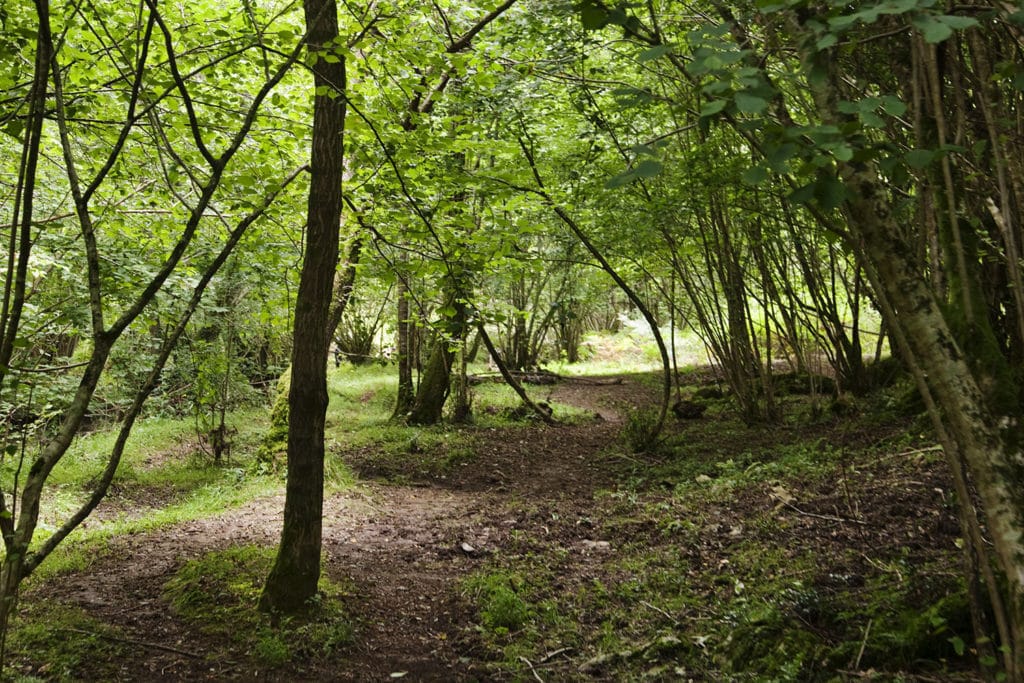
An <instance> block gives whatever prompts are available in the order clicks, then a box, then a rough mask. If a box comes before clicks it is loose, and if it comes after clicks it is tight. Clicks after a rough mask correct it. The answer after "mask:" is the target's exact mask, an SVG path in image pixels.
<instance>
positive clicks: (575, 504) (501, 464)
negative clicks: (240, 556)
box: [27, 382, 650, 681]
mask: <svg viewBox="0 0 1024 683" xmlns="http://www.w3.org/2000/svg"><path fill="white" fill-rule="evenodd" d="M649 396H650V392H649V391H648V390H647V389H645V388H644V387H642V386H639V385H636V384H632V383H629V382H627V383H624V384H604V385H593V384H581V383H573V382H566V383H563V384H561V385H558V386H557V387H554V388H553V389H552V397H553V398H554V399H555V400H558V401H563V402H570V403H573V404H575V405H578V406H581V407H584V408H586V409H588V410H593V411H595V412H598V411H599V412H600V413H601V414H602V415H605V417H606V418H610V419H597V420H596V421H595V422H593V423H590V424H583V425H576V426H559V427H544V426H542V425H537V426H529V427H517V428H510V429H492V430H479V431H478V432H476V434H475V436H474V450H475V452H476V453H477V457H475V458H473V459H472V460H471V461H469V462H468V463H466V464H464V465H461V466H458V467H457V468H456V470H455V471H453V472H451V473H450V474H449V475H446V476H445V477H444V478H438V479H436V480H434V481H431V482H426V483H424V484H422V485H418V486H395V485H385V484H380V483H374V482H366V483H363V484H360V485H359V486H358V487H357V488H355V489H352V490H349V491H345V492H343V493H339V494H335V495H333V496H331V497H330V498H329V499H328V500H327V501H325V510H324V566H325V571H326V572H327V574H328V575H330V576H332V577H334V578H337V579H338V580H340V581H343V582H345V583H346V584H347V585H351V586H353V595H352V598H351V600H350V601H349V609H350V612H351V613H352V616H353V618H354V619H355V620H356V621H357V624H358V625H357V637H356V643H355V644H354V645H353V646H351V647H350V648H348V649H347V650H345V651H343V652H342V653H340V654H339V656H338V657H337V658H336V660H335V661H330V662H316V663H312V664H309V665H308V666H309V667H310V668H297V669H290V670H285V671H277V672H273V673H269V672H262V671H258V670H256V669H255V668H254V667H253V665H252V664H251V663H250V662H248V660H247V658H246V657H244V655H242V654H239V656H238V658H237V659H234V658H233V659H230V660H225V659H219V660H211V659H208V657H210V656H211V655H213V654H215V653H216V652H218V651H219V650H218V648H220V647H222V646H223V644H222V643H211V642H209V641H208V640H207V639H206V638H205V637H204V636H202V635H201V634H199V633H197V632H195V630H194V629H193V628H192V627H190V626H189V625H188V624H186V623H184V622H182V621H181V620H179V619H177V618H176V617H175V616H174V615H173V614H172V612H171V610H170V609H169V606H168V605H167V603H166V602H165V600H164V599H163V598H162V597H161V592H162V587H163V585H164V584H165V583H166V581H167V580H168V579H170V578H171V576H172V575H173V574H174V573H175V572H176V571H177V570H178V568H180V567H181V565H182V564H183V563H184V562H186V561H187V560H189V559H190V558H193V557H196V556H199V555H201V554H203V553H207V552H209V551H211V550H216V549H222V548H226V547H229V546H232V545H242V544H251V543H255V544H264V545H274V544H276V542H277V539H278V535H279V533H280V520H281V512H282V509H283V504H284V498H283V495H277V496H273V497H269V498H263V499H258V500H254V501H251V502H250V503H248V504H246V505H244V506H242V507H239V508H237V509H234V510H231V511H230V512H227V513H225V514H223V515H219V516H216V517H211V518H207V519H201V520H196V521H192V522H188V523H185V524H181V525H178V526H175V527H173V528H170V529H161V530H159V531H157V532H153V533H146V534H140V535H134V536H122V537H118V538H115V539H113V540H112V541H111V552H110V553H109V554H108V555H106V556H105V557H104V558H103V559H101V560H99V561H98V562H96V563H95V564H94V565H93V566H91V567H90V568H89V569H88V570H87V571H85V572H82V573H80V574H76V575H74V576H73V577H70V580H66V581H63V580H62V581H59V582H52V583H51V584H48V585H46V586H43V587H40V588H37V589H35V591H34V592H37V593H39V594H42V597H44V598H46V599H56V600H60V601H65V602H68V603H71V604H74V605H77V606H80V607H82V608H84V609H85V610H87V611H88V612H89V613H90V614H92V615H93V616H94V617H96V618H97V619H100V620H102V621H105V622H108V623H111V624H113V625H116V626H118V627H120V628H121V629H122V630H123V632H124V633H125V634H126V638H128V639H130V640H134V641H138V644H137V647H138V649H137V652H136V655H135V656H134V657H132V658H131V659H130V660H127V661H125V662H123V668H122V671H121V677H123V678H124V679H125V680H147V681H152V680H198V679H216V680H223V679H238V680H252V679H261V680H338V681H345V680H351V681H377V680H381V681H383V680H392V678H391V675H392V674H399V673H402V672H404V673H405V675H404V676H403V678H402V680H465V679H471V678H478V677H480V676H482V675H484V677H486V676H485V672H484V671H483V670H479V669H475V668H474V666H478V665H474V664H472V663H469V662H467V660H466V659H465V658H463V659H460V656H459V653H457V652H456V651H455V646H454V645H453V643H454V642H456V641H457V635H458V632H459V630H460V629H462V628H465V627H466V626H468V625H469V624H471V623H472V622H473V620H474V619H475V615H472V614H466V613H465V608H464V607H460V602H459V600H458V596H457V594H456V592H455V587H456V582H457V581H458V579H459V578H460V577H462V576H464V575H465V574H466V573H467V572H469V571H472V570H473V569H474V568H476V567H478V566H479V565H480V563H481V562H482V561H484V560H485V559H486V557H488V556H489V555H490V554H491V553H494V552H496V551H498V550H500V549H502V548H503V547H504V546H506V545H508V544H509V543H510V540H511V539H513V538H514V537H515V535H516V534H517V532H521V531H527V532H529V533H538V534H539V533H549V532H550V530H549V527H548V525H547V522H548V521H549V520H551V519H554V518H559V519H568V520H573V519H577V520H584V519H587V517H588V509H589V506H590V505H591V504H592V500H593V493H594V492H595V490H598V489H601V488H606V487H609V486H612V485H614V481H615V479H616V474H615V468H614V466H612V463H609V462H602V461H600V459H599V457H600V456H599V453H600V452H601V451H602V450H603V449H604V448H605V447H606V446H607V445H608V444H609V443H610V442H611V441H612V440H613V439H615V438H616V435H617V431H618V425H616V424H614V423H613V422H612V421H611V420H612V419H614V418H615V417H616V413H617V411H618V410H620V409H621V407H622V406H623V405H630V404H633V405H635V404H640V403H649V402H650V398H649ZM560 542H563V543H565V544H566V546H567V547H570V548H579V547H585V545H581V544H585V543H588V542H590V539H589V538H588V536H587V527H586V525H577V526H575V527H574V526H572V525H569V526H568V532H567V536H566V537H565V538H564V539H560ZM38 597H40V596H39V595H37V596H29V597H28V598H27V599H29V600H31V599H37V598H38ZM147 644H151V645H153V644H155V645H159V646H163V648H164V649H161V648H159V647H155V646H147Z"/></svg>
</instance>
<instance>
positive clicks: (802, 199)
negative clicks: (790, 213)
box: [789, 183, 814, 204]
mask: <svg viewBox="0 0 1024 683" xmlns="http://www.w3.org/2000/svg"><path fill="white" fill-rule="evenodd" d="M812 199H814V183H809V184H807V185H804V186H803V187H798V188H797V189H795V190H793V191H792V192H790V193H789V200H790V201H791V202H793V203H795V204H806V203H808V202H809V201H811V200H812Z"/></svg>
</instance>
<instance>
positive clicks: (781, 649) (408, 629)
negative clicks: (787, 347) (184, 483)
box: [18, 376, 972, 681]
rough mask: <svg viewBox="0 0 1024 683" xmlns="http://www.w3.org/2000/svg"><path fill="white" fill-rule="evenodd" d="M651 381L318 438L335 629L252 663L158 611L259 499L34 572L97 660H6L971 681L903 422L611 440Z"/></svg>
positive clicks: (330, 676)
mask: <svg viewBox="0 0 1024 683" xmlns="http://www.w3.org/2000/svg"><path fill="white" fill-rule="evenodd" d="M650 380H651V378H650V377H639V376H637V377H634V376H627V377H620V378H616V381H612V378H602V379H601V380H600V381H593V380H565V381H562V382H560V383H558V384H556V385H554V386H552V387H546V388H545V389H544V391H545V392H547V398H548V400H549V401H551V402H553V403H555V404H556V405H557V404H567V405H572V406H576V407H578V408H582V409H584V410H585V411H587V412H588V413H590V414H592V417H590V418H588V417H584V418H580V419H576V420H574V421H573V422H572V423H570V424H563V425H559V426H554V427H551V426H546V425H543V424H540V423H537V422H534V421H531V420H525V421H523V422H522V423H520V424H515V425H509V426H499V427H478V428H469V430H468V432H467V433H466V434H465V435H464V437H465V439H468V443H466V442H465V441H463V442H461V445H460V447H459V449H458V451H457V452H456V453H455V454H454V456H453V454H452V453H448V452H445V449H444V446H443V445H440V446H439V445H437V444H432V445H428V446H425V447H423V448H420V447H419V446H418V445H417V444H416V442H415V441H413V442H412V443H411V444H410V445H409V447H408V448H407V449H405V451H404V452H401V453H397V454H396V453H394V452H384V451H379V450H377V449H375V448H374V447H373V446H372V445H364V446H360V447H357V448H351V449H344V450H342V451H341V452H338V453H337V454H336V455H337V456H339V457H340V458H341V459H342V460H343V461H345V462H346V464H347V465H348V467H349V468H350V469H351V470H352V471H353V472H355V473H356V474H357V476H358V481H357V482H356V483H355V484H354V485H352V486H348V487H345V488H343V489H342V490H339V491H336V492H333V493H331V494H330V495H329V497H328V498H327V500H326V502H325V509H324V535H323V548H324V570H325V574H326V575H327V576H328V577H330V578H331V579H332V580H333V581H334V582H335V583H336V584H337V585H338V586H341V587H342V589H341V593H342V598H341V600H342V603H343V606H344V612H345V615H346V619H347V620H349V622H350V623H351V625H352V631H351V633H350V634H349V636H348V637H346V638H345V639H344V641H345V642H343V643H340V644H338V645H337V647H333V648H330V649H328V650H317V651H316V652H315V653H313V654H309V655H301V654H300V655H294V656H285V657H282V658H279V660H275V661H273V662H271V663H268V657H267V656H266V653H263V656H259V655H260V653H259V652H254V651H253V650H252V648H248V649H247V647H245V646H239V644H238V640H237V639H236V638H234V637H233V636H234V635H235V634H231V633H230V632H229V631H228V632H226V631H224V630H220V631H218V630H216V629H210V628H207V627H204V626H203V625H202V624H200V623H197V622H196V621H195V620H192V619H188V618H186V617H184V616H182V615H181V614H180V613H179V611H178V610H176V609H174V607H173V606H172V605H171V603H170V598H169V597H168V595H167V586H168V582H169V581H171V580H172V578H173V577H175V576H176V574H177V573H178V572H179V571H180V570H181V568H182V566H183V565H184V564H185V563H186V562H188V561H189V560H194V559H196V558H202V557H203V556H205V555H207V554H208V553H211V552H214V551H222V550H225V549H227V548H231V547H236V546H250V545H255V546H262V547H266V548H271V549H272V548H273V547H275V545H276V543H277V539H278V536H279V534H280V524H281V513H282V508H283V503H284V499H283V494H282V493H277V494H274V495H270V496H266V497H260V498H257V499H254V500H251V501H249V502H247V503H245V504H243V505H241V506H239V507H236V508H233V509H231V510H229V511H227V512H225V513H223V514H219V515H216V516H209V517H204V518H201V519H196V520H193V521H187V522H183V523H180V524H176V525H174V526H172V527H164V528H157V529H156V530H153V531H142V532H139V533H135V534H130V535H116V536H113V537H111V538H109V539H108V540H107V541H106V545H105V546H104V548H103V549H102V551H101V552H97V553H96V556H95V557H94V558H92V560H91V561H90V562H88V563H86V565H85V566H84V567H82V568H80V569H71V570H68V571H66V572H63V573H61V574H60V575H58V576H56V577H52V578H47V579H44V580H41V581H34V582H33V583H32V584H31V586H30V587H29V588H28V590H27V591H26V592H25V594H24V595H23V596H22V603H23V604H24V605H26V608H25V609H26V611H27V612H28V614H29V618H31V614H32V608H31V607H30V606H31V605H39V604H47V605H50V607H51V608H52V607H53V606H55V605H59V606H62V607H67V608H68V609H74V610H79V611H80V612H83V613H84V614H85V615H87V617H88V619H89V620H90V621H89V622H88V623H89V624H92V626H88V627H84V628H83V627H73V628H64V629H63V631H62V632H56V631H55V632H53V633H51V634H50V636H51V637H52V638H63V639H68V640H75V639H79V640H81V639H87V640H88V641H89V642H90V643H92V647H93V654H92V657H91V659H90V661H88V662H80V663H79V664H78V665H77V667H75V668H74V670H70V671H69V670H64V671H57V670H56V668H55V665H54V664H52V663H49V664H48V663H46V662H40V661H38V660H33V659H32V658H31V657H27V658H23V659H21V660H20V662H19V663H18V665H19V667H20V671H21V672H22V673H23V674H24V675H28V676H34V677H37V678H42V679H47V678H71V679H97V680H99V679H116V680H135V681H156V680H273V681H290V680H338V681H385V680H395V679H399V680H431V681H458V680H539V681H558V680H622V679H640V678H645V679H651V680H686V679H691V680H722V679H735V678H743V679H745V680H746V679H755V680H773V679H781V678H789V679H791V680H812V679H822V680H827V679H828V678H830V677H847V678H850V679H853V678H873V677H876V676H877V677H878V680H891V678H889V677H890V676H894V675H895V674H894V673H893V672H894V671H899V672H902V673H900V675H901V676H903V678H904V680H969V679H972V674H971V673H970V669H971V666H970V664H969V663H965V662H963V661H961V660H960V659H958V657H957V653H958V652H960V651H963V649H964V646H963V643H964V642H965V641H967V642H969V641H970V638H969V627H965V624H964V623H963V615H964V614H965V609H964V608H963V606H962V604H963V600H962V597H961V593H962V592H963V591H962V582H961V581H960V579H959V571H960V564H959V551H957V549H956V544H957V536H958V534H959V529H958V526H957V523H956V520H955V517H954V516H953V513H952V509H951V505H950V494H949V490H950V486H949V484H948V482H947V479H946V475H945V472H944V469H943V465H942V461H941V458H940V457H939V455H940V454H938V453H937V452H936V451H935V449H934V448H933V447H932V446H931V444H930V443H929V442H928V441H927V439H926V438H925V437H924V436H922V435H920V434H917V432H918V431H920V427H919V424H920V421H919V420H917V421H915V419H912V418H904V417H898V416H891V415H890V416H887V417H885V418H874V417H871V418H868V417H866V416H865V415H864V414H859V413H857V412H856V411H853V416H852V417H851V416H849V415H847V416H844V417H842V418H837V417H835V416H832V415H831V414H828V413H826V415H825V416H824V417H821V418H819V419H816V420H814V421H806V420H799V421H793V422H791V423H788V424H782V425H779V426H776V427H774V428H765V427H763V426H762V427H758V428H749V427H746V426H745V425H743V424H742V423H740V422H739V421H738V420H737V419H736V417H735V416H734V415H733V414H732V413H731V411H730V409H729V408H728V407H725V406H724V404H723V405H722V406H721V407H719V406H713V407H712V408H711V409H710V410H709V411H708V413H707V414H705V416H704V417H703V418H701V419H697V420H690V421H682V422H673V424H672V425H671V428H670V435H669V437H668V440H667V441H666V443H665V444H663V446H662V447H661V448H660V449H655V451H654V453H652V454H634V453H632V452H630V450H629V449H628V448H626V447H624V446H623V443H622V438H621V433H622V431H623V427H624V426H625V424H626V423H627V422H628V416H629V415H630V412H631V411H634V410H636V409H637V407H649V406H652V405H654V404H656V402H657V395H658V390H657V388H656V386H657V385H656V383H653V382H651V381H650ZM443 458H447V459H446V460H444V466H443V467H439V466H437V462H438V461H439V460H440V459H443ZM147 495H151V497H150V498H147ZM161 495H162V494H161V493H160V492H159V491H155V490H154V491H152V492H150V494H147V493H146V492H145V491H136V492H135V493H134V494H133V495H132V496H131V499H130V500H128V502H125V500H123V499H115V500H112V501H110V502H109V503H108V504H106V506H107V507H106V509H102V508H101V510H99V511H98V512H99V514H100V516H101V518H102V517H103V516H104V515H106V516H112V515H130V514H132V510H133V509H134V508H136V507H138V508H140V509H149V508H154V507H158V506H160V505H161V504H162V503H163V501H162V500H161ZM261 578H262V576H254V577H251V586H250V588H252V589H253V590H255V589H257V588H258V582H259V580H260V579H261ZM951 605H952V606H951ZM965 628H967V630H966V631H965ZM915 629H916V630H915ZM58 630H59V629H58ZM968 650H969V648H968ZM968 654H969V652H968ZM787 666H788V667H790V668H789V669H787V668H786V667H787ZM758 671H760V672H761V673H762V676H761V678H758V676H756V675H753V673H752V672H754V673H756V672H758ZM965 671H966V672H967V673H964V672H965ZM780 672H781V673H780ZM786 672H788V673H786ZM915 677H920V678H915Z"/></svg>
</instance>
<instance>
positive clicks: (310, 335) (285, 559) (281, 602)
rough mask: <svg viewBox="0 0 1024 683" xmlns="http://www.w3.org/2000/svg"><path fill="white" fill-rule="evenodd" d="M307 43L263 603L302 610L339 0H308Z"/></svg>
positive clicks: (337, 166)
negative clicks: (280, 454)
mask: <svg viewBox="0 0 1024 683" xmlns="http://www.w3.org/2000/svg"><path fill="white" fill-rule="evenodd" d="M304 9H305V17H306V25H307V27H308V37H307V47H308V49H309V51H310V52H311V53H312V55H315V56H316V61H315V63H314V65H313V74H314V84H315V87H316V88H317V89H324V90H326V92H324V91H323V90H320V92H323V94H317V95H316V98H315V100H314V104H313V134H312V154H311V169H310V170H311V174H310V187H309V201H308V204H307V222H306V251H305V254H304V256H303V261H302V274H301V277H300V280H299V291H298V296H297V298H296V303H295V324H294V342H293V348H292V381H291V389H290V390H289V393H288V411H289V425H288V481H287V488H286V494H285V495H286V497H285V506H284V527H283V530H282V532H281V545H280V547H279V549H278V553H277V559H276V561H275V562H274V566H273V568H272V569H271V571H270V575H269V576H268V577H267V583H266V585H265V586H264V589H263V594H262V595H261V596H260V604H259V606H260V609H262V610H264V611H269V612H274V613H286V614H287V613H296V612H300V611H302V610H303V609H305V608H306V607H307V605H308V601H309V599H310V598H312V597H313V596H314V595H315V594H316V592H317V584H318V583H319V580H320V550H321V535H322V526H323V520H322V517H323V495H324V490H323V483H324V422H325V418H326V414H327V400H328V398H327V351H328V346H327V341H328V340H327V337H328V331H329V330H328V329H327V325H328V319H329V315H330V307H331V292H332V287H333V283H334V274H335V269H336V268H337V264H338V237H339V229H340V224H341V206H342V196H341V185H342V178H343V175H344V165H343V158H344V154H343V153H344V149H343V144H342V141H343V140H342V135H343V131H344V128H345V98H344V92H345V60H344V56H343V55H341V54H338V53H337V51H336V47H337V44H336V42H335V40H336V38H337V37H338V10H337V6H336V4H335V1H334V0H306V2H305V6H304Z"/></svg>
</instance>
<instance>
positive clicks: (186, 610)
mask: <svg viewBox="0 0 1024 683" xmlns="http://www.w3.org/2000/svg"><path fill="white" fill-rule="evenodd" d="M273 559H274V549H273V548H265V547H260V546H235V547H232V548H228V549H226V550H222V551H217V552H213V553H208V554H206V555H204V556H202V557H199V558H197V559H194V560H190V561H189V562H187V563H186V564H185V565H184V566H182V568H181V569H179V570H178V572H177V573H176V574H175V575H174V577H172V578H171V579H170V580H169V581H168V582H167V583H166V584H165V586H164V597H165V598H166V599H167V600H168V601H169V602H170V604H171V607H172V609H173V610H174V612H175V613H176V614H177V615H179V616H180V617H182V618H183V619H185V620H186V621H189V622H190V623H192V624H194V625H196V626H197V627H198V628H199V629H200V630H201V631H202V632H204V633H206V634H207V635H209V636H211V637H213V638H214V639H216V640H220V641H226V642H229V643H231V644H232V649H233V650H235V651H237V650H239V649H240V650H242V651H244V652H245V653H246V654H247V655H249V656H251V657H253V658H254V659H255V660H256V661H257V662H259V663H261V664H262V665H263V666H266V667H270V668H274V667H280V666H282V665H284V664H287V663H288V662H290V661H292V660H293V659H301V660H303V661H309V660H315V659H318V658H322V657H326V656H329V655H330V654H332V653H333V652H335V651H336V650H337V649H338V648H341V647H344V646H345V645H347V644H349V643H350V642H351V641H352V638H353V633H354V629H353V626H352V623H351V621H350V620H349V618H348V617H347V615H346V614H345V610H344V607H343V605H342V600H343V598H344V596H345V591H344V590H343V589H342V588H341V587H340V586H338V585H337V584H335V583H333V582H331V581H330V580H328V579H326V578H323V579H321V581H320V593H319V594H318V596H317V598H316V600H315V602H314V603H313V604H311V605H310V610H309V612H308V613H307V614H306V615H304V616H302V617H291V618H287V619H283V620H281V621H280V623H277V624H273V623H272V621H271V619H270V617H268V616H267V615H264V614H261V613H260V612H258V611H257V609H256V603H257V601H258V599H259V594H260V590H261V588H262V585H263V581H264V579H265V578H266V576H267V574H268V573H269V572H270V567H271V565H272V564H273Z"/></svg>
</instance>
